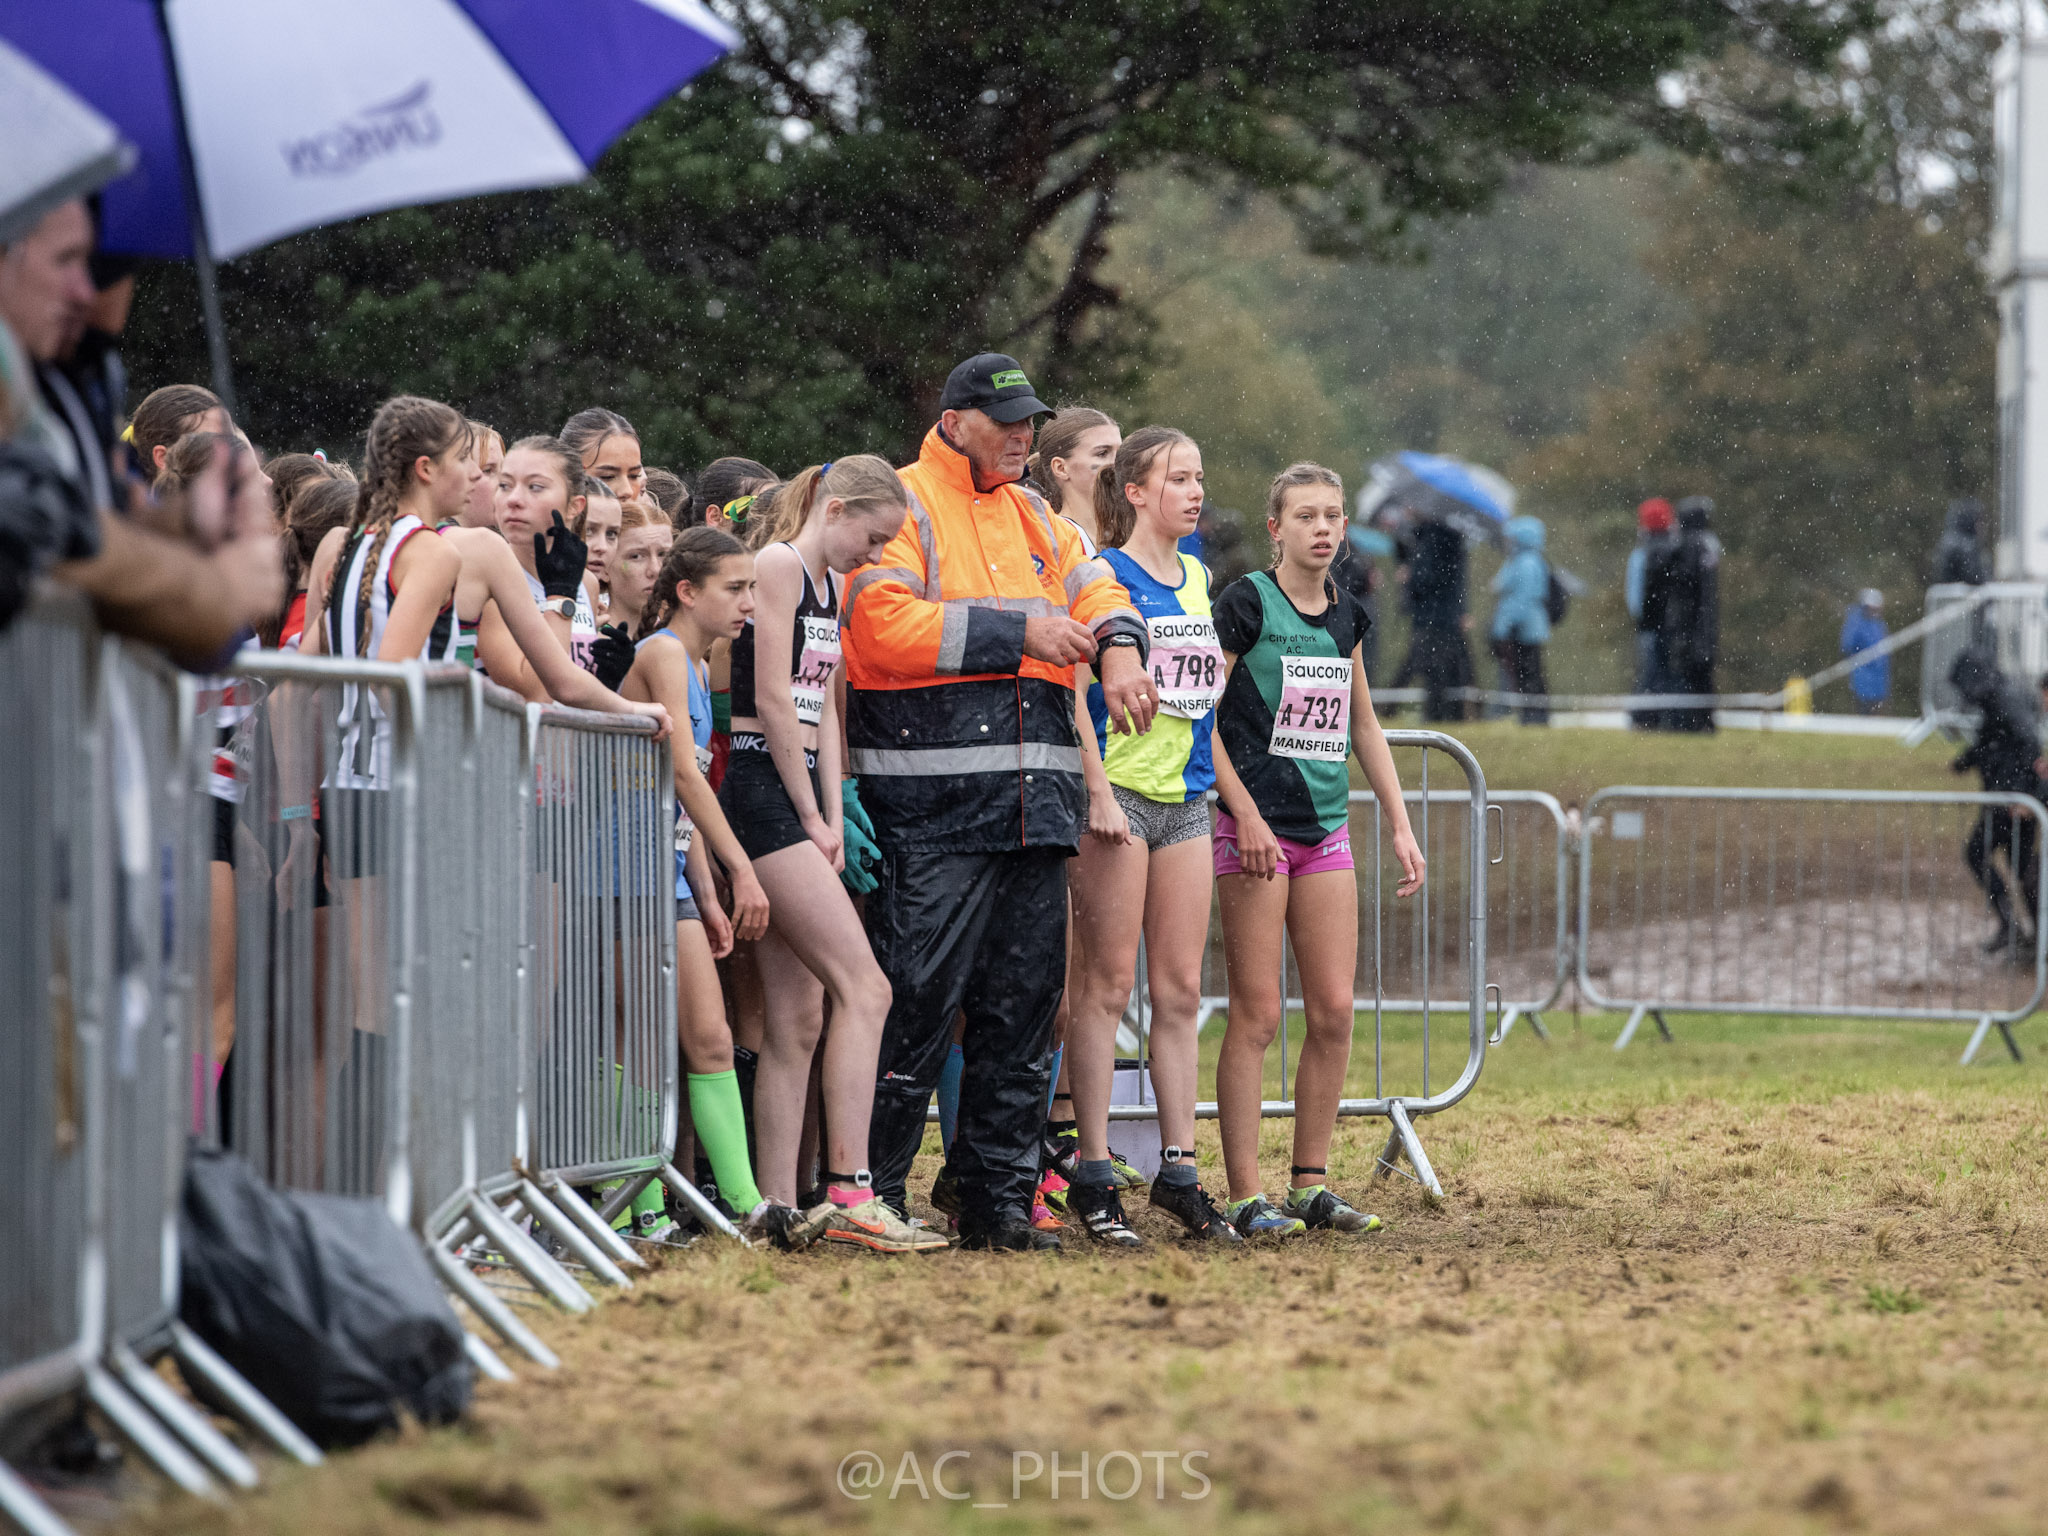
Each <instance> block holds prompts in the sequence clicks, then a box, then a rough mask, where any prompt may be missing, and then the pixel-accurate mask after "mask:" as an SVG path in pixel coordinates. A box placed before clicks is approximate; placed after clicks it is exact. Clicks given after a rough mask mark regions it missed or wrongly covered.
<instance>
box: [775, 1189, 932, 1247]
mask: <svg viewBox="0 0 2048 1536" xmlns="http://www.w3.org/2000/svg"><path fill="white" fill-rule="evenodd" d="M797 1231H801V1232H802V1233H804V1234H805V1236H804V1241H806V1242H820V1243H849V1244H852V1245H853V1246H855V1247H858V1248H871V1249H873V1250H874V1251H875V1252H876V1253H932V1252H935V1251H936V1250H938V1249H941V1248H946V1247H949V1246H951V1245H950V1244H949V1243H947V1241H946V1239H945V1237H944V1235H943V1234H941V1233H938V1232H934V1231H933V1230H932V1229H931V1228H930V1227H913V1226H912V1225H911V1224H910V1223H909V1222H907V1221H905V1220H904V1219H903V1218H902V1217H901V1216H898V1215H897V1214H896V1213H895V1212H894V1211H892V1210H890V1209H889V1207H888V1206H886V1205H884V1204H883V1203H882V1202H881V1201H880V1200H877V1199H876V1198H875V1197H874V1196H873V1195H870V1196H869V1197H868V1198H867V1199H865V1200H863V1201H861V1203H860V1204H859V1205H839V1204H836V1203H834V1202H833V1201H832V1200H830V1199H827V1200H826V1201H825V1203H824V1204H822V1205H820V1206H818V1207H817V1208H816V1209H814V1210H809V1211H806V1212H804V1215H803V1220H802V1221H801V1223H799V1224H798V1226H797V1227H796V1228H794V1229H793V1231H792V1236H794V1234H795V1232H797Z"/></svg>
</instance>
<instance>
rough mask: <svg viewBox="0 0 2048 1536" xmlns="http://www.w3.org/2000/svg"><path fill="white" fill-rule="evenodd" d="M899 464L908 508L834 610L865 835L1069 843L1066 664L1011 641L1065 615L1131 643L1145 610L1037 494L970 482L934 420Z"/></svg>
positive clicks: (894, 839)
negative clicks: (868, 823) (904, 464)
mask: <svg viewBox="0 0 2048 1536" xmlns="http://www.w3.org/2000/svg"><path fill="white" fill-rule="evenodd" d="M901 473H902V476H903V483H904V484H905V485H906V486H907V487H908V488H909V490H910V515H909V516H908V517H906V518H905V519H904V520H903V527H902V530H901V531H900V532H899V533H898V534H897V535H896V537H895V538H894V539H893V540H891V541H890V543H889V544H888V546H887V547H886V548H885V549H883V551H882V554H881V558H880V560H879V561H878V562H877V563H876V564H874V565H871V566H867V567H865V568H863V569H861V570H859V571H856V572H855V573H854V575H853V578H852V580H850V581H849V582H848V583H847V585H846V596H845V599H844V602H843V604H842V606H841V608H840V626H841V631H842V639H843V643H844V647H845V654H846V683H847V706H846V741H847V751H848V759H849V766H850V767H851V768H852V769H853V771H854V772H855V773H857V774H859V775H860V779H861V801H862V803H863V804H864V805H865V806H866V808H867V810H868V812H869V814H870V815H871V816H872V817H873V819H874V823H875V832H876V836H877V838H878V840H879V841H880V842H881V843H882V845H883V846H884V847H885V848H890V847H894V848H904V849H940V850H946V851H955V852H960V853H987V852H1001V851H1003V850H1006V849H1014V848H1025V847H1034V848H1035V847H1052V846H1063V847H1068V848H1078V847H1079V846H1080V840H1081V833H1082V832H1083V831H1084V830H1085V829H1086V827H1087V824H1088V793H1087V786H1086V785H1085V783H1084V782H1083V780H1082V777H1081V744H1080V738H1079V736H1078V735H1077V734H1076V733H1075V730H1074V669H1073V668H1072V667H1056V666H1052V665H1050V664H1049V663H1046V662H1043V661H1039V660H1037V659H1036V658H1034V657H1029V656H1026V655H1025V654H1024V621H1025V620H1026V619H1029V618H1032V617H1034V616H1041V615H1047V614H1059V615H1063V616H1068V617H1071V618H1073V619H1075V620H1077V621H1079V622H1080V623H1082V624H1085V625H1087V626H1088V627H1089V628H1090V629H1091V630H1093V631H1094V632H1095V637H1096V639H1097V640H1098V641H1101V640H1103V639H1105V638H1107V637H1108V636H1109V635H1111V634H1116V633H1123V634H1129V635H1132V636H1134V637H1135V638H1136V640H1137V643H1138V645H1139V646H1140V647H1141V648H1142V647H1143V646H1144V645H1145V642H1146V629H1145V623H1144V620H1143V619H1141V618H1140V617H1139V616H1138V612H1137V610H1136V609H1135V608H1133V607H1132V606H1131V598H1130V594H1129V593H1128V592H1126V591H1125V590H1124V589H1123V587H1122V586H1121V585H1120V584H1119V583H1118V582H1117V579H1116V577H1115V576H1114V575H1113V574H1112V573H1111V572H1110V569H1109V565H1108V562H1106V561H1103V560H1099V559H1090V558H1089V557H1088V554H1087V552H1086V550H1085V549H1084V547H1083V546H1082V543H1081V536H1080V534H1079V533H1078V532H1076V531H1075V529H1074V526H1073V525H1072V524H1071V523H1069V522H1067V521H1066V519H1064V518H1062V517H1059V516H1057V515H1055V514H1054V512H1053V511H1052V509H1051V508H1050V507H1049V506H1048V505H1047V504H1046V501H1045V498H1043V497H1042V496H1040V495H1039V494H1038V493H1037V492H1036V491H1035V490H1032V489H1031V488H1029V487H1028V486H1023V485H1005V486H999V487H997V488H996V489H995V490H993V491H978V490H976V489H975V487H974V478H973V475H972V473H971V471H970V470H969V468H968V464H967V458H966V455H964V454H963V453H961V452H960V450H959V449H957V448H955V447H954V446H953V445H952V444H951V443H950V442H948V441H947V440H946V438H945V436H944V435H943V434H942V433H941V432H940V431H939V429H938V428H937V427H933V428H932V430H931V431H930V432H928V433H926V434H925V439H924V448H923V451H922V452H921V453H920V454H919V455H918V459H917V462H916V463H915V464H912V465H910V466H909V467H908V468H906V469H904V470H903V471H901ZM1140 655H1141V657H1142V655H1143V651H1142V649H1141V651H1140Z"/></svg>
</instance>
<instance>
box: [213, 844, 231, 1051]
mask: <svg viewBox="0 0 2048 1536" xmlns="http://www.w3.org/2000/svg"><path fill="white" fill-rule="evenodd" d="M207 874H208V879H209V886H208V896H209V898H210V900H209V905H210V907H211V909H212V911H211V918H210V922H209V928H210V942H211V948H212V951H213V953H212V954H211V956H210V957H209V959H210V960H211V962H212V981H213V1030H212V1038H211V1040H210V1041H209V1044H210V1046H211V1047H212V1050H213V1065H214V1067H215V1069H216V1070H217V1069H218V1068H219V1067H220V1065H221V1063H222V1062H224V1061H226V1060H227V1059H228V1052H229V1051H230V1050H232V1049H233V1048H234V1044H235V866H234V865H232V864H221V863H214V864H209V865H207Z"/></svg>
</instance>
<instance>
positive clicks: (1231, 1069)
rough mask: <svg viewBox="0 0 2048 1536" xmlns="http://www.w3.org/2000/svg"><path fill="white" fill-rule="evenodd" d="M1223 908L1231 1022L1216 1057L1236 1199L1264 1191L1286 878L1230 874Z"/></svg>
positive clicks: (1226, 1158)
mask: <svg viewBox="0 0 2048 1536" xmlns="http://www.w3.org/2000/svg"><path fill="white" fill-rule="evenodd" d="M1216 886H1217V891H1218V896H1219V899H1220V900H1221V902H1222V905H1223V971H1224V976H1225V978H1226V980H1225V988H1226V990H1227V991H1228V992H1229V994H1230V1022H1229V1024H1228V1025H1227V1026H1226V1027H1225V1028H1224V1031H1223V1051H1222V1054H1221V1055H1220V1056H1219V1057H1218V1059H1217V1062H1216V1111H1217V1115H1218V1117H1219V1119H1220V1120H1221V1122H1222V1131H1223V1171H1224V1176H1225V1177H1226V1179H1227V1180H1228V1181H1229V1185H1230V1198H1231V1199H1232V1200H1248V1199H1250V1198H1251V1197H1252V1196H1253V1195H1256V1194H1257V1193H1258V1192H1259V1188H1260V1185H1259V1107H1260V1104H1261V1103H1262V1102H1263V1100H1264V1099H1265V1096H1266V1089H1265V1076H1266V1048H1267V1047H1268V1046H1270V1045H1271V1044H1272V1043H1273V1037H1274V1036H1275V1035H1277V1034H1278V1033H1279V1032H1280V1010H1281V1008H1282V1007H1283V1006H1285V1005H1284V1003H1283V1001H1282V999H1281V996H1280V955H1281V945H1282V942H1283V940H1284V937H1285V925H1286V920H1287V893H1288V886H1289V881H1288V879H1287V877H1286V876H1285V875H1275V876H1274V877H1273V878H1272V879H1271V880H1261V879H1259V878H1258V877H1257V876H1256V875H1225V876H1223V877H1222V879H1220V880H1218V881H1217V882H1216Z"/></svg>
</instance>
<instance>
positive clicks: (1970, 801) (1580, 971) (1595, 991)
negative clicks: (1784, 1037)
mask: <svg viewBox="0 0 2048 1536" xmlns="http://www.w3.org/2000/svg"><path fill="white" fill-rule="evenodd" d="M1623 798H1627V799H1640V800H1707V801H1712V800H1720V801H1736V802H1751V803H1785V802H1806V803H1815V802H1820V803H1835V804H1841V803H1850V804H1862V805H1949V806H1964V805H1974V806H1978V807H1980V808H1992V807H1999V808H2003V809H2006V810H2009V811H2013V812H2015V813H2018V814H2024V815H2027V816H2030V817H2032V818H2033V820H2034V823H2035V836H2036V838H2037V842H2036V844H2035V846H2036V847H2037V848H2040V849H2043V850H2044V851H2048V807H2044V806H2043V805H2042V803H2041V802H2040V801H2038V800H2036V799H2034V798H2033V797H2032V796H2030V795H2021V794H2014V793H2004V792H1999V793H1989V794H1984V793H1978V794H1971V793H1963V792H1958V793H1955V794H1939V793H1933V792H1921V791H1914V790H1889V789H1832V790H1826V789H1822V790H1809V789H1748V788H1733V787H1720V786H1684V785H1669V784H1666V785H1645V784H1616V785H1611V786H1609V787H1608V788H1605V789H1600V790H1596V791H1595V792H1594V793H1593V794H1592V795H1590V796H1588V797H1587V799H1586V804H1585V807H1584V810H1583V812H1582V825H1583V826H1586V827H1590V826H1591V825H1592V824H1593V818H1594V816H1595V815H1596V814H1597V813H1598V810H1599V807H1600V805H1601V804H1602V802H1604V801H1606V800H1609V799H1623ZM1593 846H1594V839H1593V838H1592V837H1590V836H1588V835H1585V834H1584V833H1583V832H1582V833H1581V835H1580V838H1579V874H1578V886H1579V897H1578V926H1579V934H1578V945H1577V950H1578V962H1577V980H1578V987H1579V992H1580V995H1581V996H1583V997H1584V998H1585V999H1586V1001H1587V1002H1589V1003H1591V1004H1592V1005H1593V1006H1594V1007H1596V1008H1601V1009H1606V1010H1609V1011H1612V1012H1626V1013H1627V1014H1628V1022H1627V1023H1626V1024H1624V1025H1623V1026H1622V1030H1621V1034H1620V1035H1619V1036H1618V1037H1617V1038H1616V1040H1615V1042H1614V1049H1615V1050H1617V1051H1619V1050H1624V1049H1626V1048H1627V1046H1628V1044H1629V1042H1630V1041H1632V1040H1634V1039H1635V1037H1636V1032H1637V1031H1638V1030H1639V1029H1640V1028H1641V1027H1642V1024H1643V1021H1644V1020H1645V1019H1646V1018H1647V1019H1650V1020H1652V1021H1653V1022H1654V1023H1655V1024H1656V1026H1657V1031H1658V1033H1659V1034H1660V1035H1661V1036H1662V1037H1663V1038H1664V1039H1666V1040H1670V1039H1671V1038H1672V1034H1671V1029H1670V1026H1669V1024H1668V1023H1667V1022H1666V1021H1665V1018H1664V1015H1665V1013H1666V1012H1671V1013H1744V1014H1775V1015H1780V1016H1784V1015H1793V1016H1800V1017H1808V1018H1877V1019H1926V1020H1946V1021H1953V1022H1958V1023H1962V1022H1974V1023H1975V1025H1976V1029H1975V1032H1974V1033H1973V1034H1972V1035H1971V1036H1970V1042H1969V1044H1968V1045H1967V1046H1966V1047H1965V1048H1964V1050H1963V1055H1962V1061H1961V1065H1963V1066H1968V1065H1970V1063H1971V1062H1972V1061H1974V1060H1975V1059H1976V1056H1977V1052H1978V1051H1979V1050H1980V1049H1981V1048H1982V1046H1983V1044H1984V1042H1985V1040H1986V1039H1987V1038H1988V1037H1989V1035H1990V1033H1991V1031H1992V1030H1993V1029H1996V1030H1997V1031H1998V1033H1999V1036H2000V1037H2001V1039H2003V1041H2004V1042H2005V1048H2006V1050H2007V1051H2008V1052H2009V1053H2010V1054H2011V1056H2012V1059H2013V1060H2014V1061H2020V1060H2022V1059H2023V1058H2022V1056H2021V1054H2020V1048H2019V1044H2018V1042H2017V1041H2015V1040H2014V1039H2013V1035H2012V1026H2013V1025H2014V1024H2016V1023H2018V1022H2019V1021H2020V1020H2022V1019H2025V1018H2027V1017H2029V1016H2030V1015H2031V1014H2032V1013H2033V1012H2034V1011H2035V1010H2036V1009H2037V1008H2038V1007H2039V1006H2040V1004H2041V999H2042V996H2043V994H2044V993H2048V922H2044V918H2048V890H2044V893H2043V897H2042V900H2041V901H2040V903H2039V904H2038V906H2037V909H2036V911H2035V912H2034V913H2033V918H2034V987H2033V992H2032V994H2031V996H2029V998H2028V999H2027V1001H2026V1003H2025V1004H2024V1005H2023V1006H2021V1007H2018V1008H2013V1009H2007V1010H2004V1011H2000V1010H1996V1009H1956V1008H1907V1007H1900V1008H1871V1007H1864V1006H1852V1005H1848V1004H1829V1003H1814V1004H1781V1003H1745V1002H1702V1001H1698V1000H1692V999H1684V998H1618V997H1610V996H1608V995H1607V994H1605V993H1604V992H1602V991H1601V989H1600V987H1599V985H1598V984H1597V983H1596V982H1595V981H1594V980H1593V978H1592V976H1591V975H1590V974H1589V969H1590V968H1589V965H1588V960H1589V956H1590V953H1591V950H1592V933H1591V923H1592V899H1593V886H1592V881H1593Z"/></svg>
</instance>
